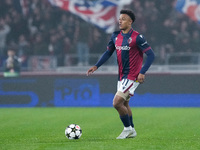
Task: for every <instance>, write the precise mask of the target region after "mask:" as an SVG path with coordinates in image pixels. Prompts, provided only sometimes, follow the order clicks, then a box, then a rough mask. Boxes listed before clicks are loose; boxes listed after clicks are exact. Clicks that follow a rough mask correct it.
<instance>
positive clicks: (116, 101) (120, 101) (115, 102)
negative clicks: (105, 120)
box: [113, 94, 125, 107]
mask: <svg viewBox="0 0 200 150" xmlns="http://www.w3.org/2000/svg"><path fill="white" fill-rule="evenodd" d="M124 101H125V100H124V98H123V97H121V96H119V95H117V94H115V97H114V99H113V106H114V107H120V106H121V105H123V104H124Z"/></svg>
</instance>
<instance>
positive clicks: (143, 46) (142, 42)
mask: <svg viewBox="0 0 200 150" xmlns="http://www.w3.org/2000/svg"><path fill="white" fill-rule="evenodd" d="M136 43H137V46H138V47H139V49H140V50H141V51H142V52H143V53H145V52H146V51H148V50H150V49H151V47H150V46H149V44H148V43H147V41H146V39H145V37H144V36H143V35H141V34H139V35H138V36H137V38H136Z"/></svg>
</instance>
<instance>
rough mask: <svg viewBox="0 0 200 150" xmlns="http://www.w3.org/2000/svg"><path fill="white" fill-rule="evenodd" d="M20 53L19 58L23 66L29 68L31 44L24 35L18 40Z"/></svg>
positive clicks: (18, 53)
mask: <svg viewBox="0 0 200 150" xmlns="http://www.w3.org/2000/svg"><path fill="white" fill-rule="evenodd" d="M17 44H18V52H17V56H18V57H19V59H20V62H21V66H24V67H27V65H28V57H29V55H30V43H29V42H28V41H27V39H26V37H25V36H24V35H23V34H22V35H20V36H19V39H18V43H17Z"/></svg>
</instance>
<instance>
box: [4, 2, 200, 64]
mask: <svg viewBox="0 0 200 150" xmlns="http://www.w3.org/2000/svg"><path fill="white" fill-rule="evenodd" d="M175 2H176V0H167V1H160V0H154V1H151V0H134V1H133V2H132V3H131V4H130V5H129V6H126V8H130V9H132V10H133V11H134V12H135V15H136V22H135V23H134V25H133V28H134V29H135V30H137V31H138V32H140V33H142V34H143V35H144V36H145V37H146V39H147V40H148V42H149V44H150V45H151V47H152V48H153V49H154V51H155V54H156V56H157V58H156V62H157V63H158V64H164V63H165V58H166V55H167V54H170V53H175V52H181V53H194V52H199V48H200V42H199V39H200V25H199V24H198V23H196V22H194V21H192V20H190V19H189V18H188V17H187V16H185V15H184V14H181V13H178V12H177V11H176V10H175ZM117 29H118V26H117V25H116V30H117ZM109 38H110V35H109V34H106V33H105V32H103V31H102V30H101V29H99V28H97V27H96V26H95V25H92V24H89V23H87V22H85V21H83V20H82V19H80V18H79V17H77V16H75V15H73V14H71V13H69V12H66V11H63V10H61V9H59V8H57V7H53V6H51V5H50V3H49V2H48V0H4V1H0V66H1V64H2V63H3V62H2V61H3V60H4V59H5V58H6V57H7V50H8V49H14V50H15V53H16V55H17V56H18V58H19V59H20V62H21V64H22V66H27V63H28V59H29V57H30V56H56V57H57V64H58V66H67V65H68V66H69V65H88V64H89V63H90V60H89V54H90V55H91V54H96V53H99V54H101V53H103V52H104V51H105V50H106V45H107V42H108V40H109ZM73 54H74V55H75V56H77V61H74V59H72V58H70V57H69V55H73ZM91 65H92V64H91Z"/></svg>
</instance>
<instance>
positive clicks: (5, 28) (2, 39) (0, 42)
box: [0, 18, 10, 58]
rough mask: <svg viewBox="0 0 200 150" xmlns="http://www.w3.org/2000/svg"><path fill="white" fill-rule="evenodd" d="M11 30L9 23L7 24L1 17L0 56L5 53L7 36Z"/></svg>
mask: <svg viewBox="0 0 200 150" xmlns="http://www.w3.org/2000/svg"><path fill="white" fill-rule="evenodd" d="M9 32H10V27H9V25H7V24H6V22H5V20H4V19H3V18H0V58H1V57H3V56H4V55H5V54H4V52H5V48H6V37H7V35H8V33H9Z"/></svg>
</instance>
